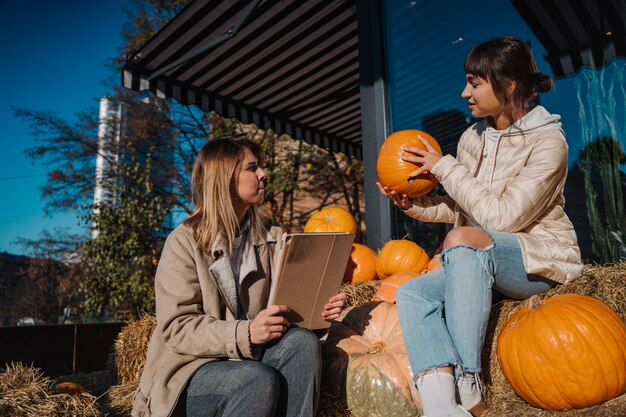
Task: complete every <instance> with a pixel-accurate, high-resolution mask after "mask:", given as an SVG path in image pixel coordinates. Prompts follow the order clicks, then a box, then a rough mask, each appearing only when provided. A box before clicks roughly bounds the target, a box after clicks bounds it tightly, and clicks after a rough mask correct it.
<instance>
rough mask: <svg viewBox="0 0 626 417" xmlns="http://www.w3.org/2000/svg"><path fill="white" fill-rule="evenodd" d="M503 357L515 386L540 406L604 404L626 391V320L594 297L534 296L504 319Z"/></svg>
mask: <svg viewBox="0 0 626 417" xmlns="http://www.w3.org/2000/svg"><path fill="white" fill-rule="evenodd" d="M498 361H499V362H500V367H501V368H502V373H503V374H504V376H505V377H506V379H507V380H508V381H509V383H510V384H511V385H512V386H513V389H514V390H515V392H516V393H517V394H518V395H519V396H520V397H522V398H523V399H524V400H526V401H527V402H528V403H530V404H531V405H533V406H535V407H539V408H543V409H545V410H572V409H578V408H584V407H590V406H592V405H596V404H601V403H603V402H605V401H608V400H610V399H612V398H614V397H617V396H618V395H620V394H622V393H623V392H625V391H626V326H625V325H624V323H623V322H622V320H621V319H620V318H619V317H618V316H617V315H616V314H615V313H614V312H613V310H611V308H610V307H609V306H607V305H606V304H604V303H603V302H601V301H599V300H597V299H595V298H592V297H588V296H584V295H579V294H567V295H559V296H555V297H552V298H549V299H547V300H545V301H542V300H540V299H539V297H538V296H533V297H531V299H530V301H529V305H528V307H525V308H522V309H521V310H519V311H517V312H516V313H515V314H513V315H512V316H511V317H510V318H509V319H508V320H507V321H506V322H505V323H504V325H503V327H502V330H501V331H500V336H499V338H498Z"/></svg>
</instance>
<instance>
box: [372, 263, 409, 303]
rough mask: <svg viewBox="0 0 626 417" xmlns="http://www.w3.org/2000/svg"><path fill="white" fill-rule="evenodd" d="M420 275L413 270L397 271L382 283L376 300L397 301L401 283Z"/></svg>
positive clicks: (375, 296) (375, 297) (375, 295)
mask: <svg viewBox="0 0 626 417" xmlns="http://www.w3.org/2000/svg"><path fill="white" fill-rule="evenodd" d="M416 277H418V274H416V273H415V272H412V271H404V272H396V273H395V274H393V275H392V276H390V277H389V278H387V279H386V280H384V281H383V282H382V284H380V286H379V287H378V290H376V294H374V298H372V299H373V300H374V301H386V302H388V303H395V302H396V292H397V291H398V288H399V287H400V285H402V284H404V283H405V282H407V281H410V280H412V279H414V278H416Z"/></svg>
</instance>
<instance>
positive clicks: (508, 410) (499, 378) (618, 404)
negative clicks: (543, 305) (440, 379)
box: [482, 263, 626, 417]
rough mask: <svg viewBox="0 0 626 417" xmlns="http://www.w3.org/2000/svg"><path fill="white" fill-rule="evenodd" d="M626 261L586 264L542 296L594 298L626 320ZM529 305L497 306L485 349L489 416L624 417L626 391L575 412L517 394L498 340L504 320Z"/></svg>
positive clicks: (518, 302) (486, 413) (522, 303)
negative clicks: (540, 404) (505, 371)
mask: <svg viewBox="0 0 626 417" xmlns="http://www.w3.org/2000/svg"><path fill="white" fill-rule="evenodd" d="M625 285H626V263H620V264H616V265H611V266H596V265H585V268H584V271H583V275H582V277H580V278H579V279H578V280H576V281H574V282H572V283H570V284H567V285H559V286H557V287H556V288H553V289H551V290H549V291H546V292H545V293H543V294H539V297H540V298H541V299H546V298H550V297H554V296H555V295H560V294H582V295H587V296H590V297H594V298H596V299H598V300H600V301H602V302H604V303H605V304H607V305H608V306H609V307H611V308H612V309H613V311H615V313H617V315H618V316H619V317H620V318H621V319H622V320H623V321H625V320H626V287H625ZM525 305H526V301H504V302H500V303H498V304H496V305H494V307H493V309H492V310H491V317H490V319H489V325H488V328H487V336H486V338H485V346H484V348H483V352H482V361H483V364H482V365H483V378H484V382H485V388H486V392H485V394H486V395H485V397H486V400H487V402H488V407H487V410H486V412H485V413H484V414H483V416H485V417H492V416H508V415H511V416H521V415H523V416H528V417H531V416H542V417H544V416H559V417H574V416H576V417H578V416H589V417H618V416H619V417H623V416H626V394H623V395H621V396H619V397H617V398H615V399H613V400H611V401H607V402H606V403H604V404H601V405H597V406H595V407H589V408H585V409H582V410H572V411H545V410H541V409H538V408H535V407H532V406H531V405H529V404H528V403H526V402H525V401H524V400H522V399H521V398H520V397H518V396H517V394H515V392H514V391H513V388H512V387H511V385H510V384H509V383H508V381H507V380H506V378H505V377H504V374H502V371H501V370H500V364H499V363H498V359H497V340H498V335H499V334H500V329H501V327H502V325H503V324H504V322H505V321H506V320H507V319H508V318H509V317H510V316H511V315H512V314H514V313H515V312H516V311H518V310H519V309H521V308H522V307H524V306H525Z"/></svg>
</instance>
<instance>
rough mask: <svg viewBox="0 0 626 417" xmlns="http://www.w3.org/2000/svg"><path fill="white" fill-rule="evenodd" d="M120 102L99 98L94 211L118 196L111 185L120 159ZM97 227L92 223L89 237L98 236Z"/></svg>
mask: <svg viewBox="0 0 626 417" xmlns="http://www.w3.org/2000/svg"><path fill="white" fill-rule="evenodd" d="M122 108H123V106H122V104H121V103H117V102H115V101H113V100H111V99H109V98H107V97H103V98H101V99H100V115H99V116H100V117H99V119H100V121H99V124H98V154H97V156H96V181H95V183H96V186H95V189H94V196H93V203H94V212H95V213H97V211H98V205H99V204H106V205H115V204H116V203H117V200H118V196H117V195H115V192H114V191H113V189H114V188H113V187H112V185H115V184H116V183H117V182H118V181H119V178H118V177H117V175H116V166H117V163H118V162H119V159H120V152H119V149H120V147H119V145H120V141H121V140H122ZM98 234H99V231H98V228H97V227H96V226H95V225H93V226H92V228H91V237H92V239H95V238H96V237H98Z"/></svg>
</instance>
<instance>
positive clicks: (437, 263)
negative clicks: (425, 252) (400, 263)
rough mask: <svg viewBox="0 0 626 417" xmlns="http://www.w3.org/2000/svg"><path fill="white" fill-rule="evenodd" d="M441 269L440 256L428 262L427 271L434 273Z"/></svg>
mask: <svg viewBox="0 0 626 417" xmlns="http://www.w3.org/2000/svg"><path fill="white" fill-rule="evenodd" d="M439 268H441V259H439V255H435V256H433V258H432V259H431V260H430V261H429V262H428V266H426V271H427V272H430V271H434V270H435V269H439Z"/></svg>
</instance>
